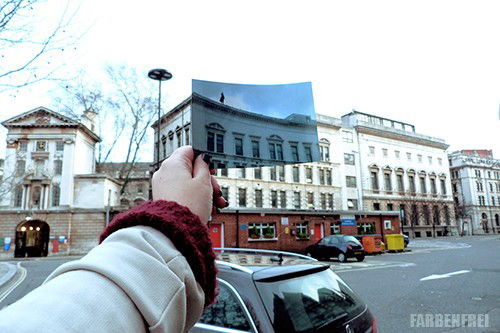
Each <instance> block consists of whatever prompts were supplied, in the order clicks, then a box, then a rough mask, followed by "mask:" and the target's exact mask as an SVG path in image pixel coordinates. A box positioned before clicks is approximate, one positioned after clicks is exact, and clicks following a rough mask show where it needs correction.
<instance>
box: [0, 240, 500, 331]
mask: <svg viewBox="0 0 500 333" xmlns="http://www.w3.org/2000/svg"><path fill="white" fill-rule="evenodd" d="M410 248H413V249H412V252H409V253H400V254H384V255H380V256H369V257H367V258H366V259H365V261H364V262H362V263H357V262H356V261H349V262H347V263H343V264H340V263H338V262H335V261H333V262H331V263H332V264H333V269H334V270H335V271H336V272H337V273H338V274H339V275H340V276H341V277H342V278H343V279H344V280H345V281H346V282H347V283H348V284H349V285H350V286H351V287H352V288H353V289H354V290H355V291H356V292H357V293H358V294H359V295H360V296H361V298H362V299H363V300H364V301H365V302H366V303H367V304H368V306H369V308H370V310H371V312H372V313H373V315H374V316H375V318H376V320H377V327H378V329H379V332H384V333H385V332H397V333H399V332H500V237H496V238H492V237H489V238H484V237H483V238H482V237H475V238H473V237H472V238H471V237H467V238H446V239H444V240H443V238H441V239H439V240H429V241H420V242H414V243H413V244H410ZM74 259H75V258H69V259H52V258H44V259H32V260H23V261H21V265H22V266H23V267H24V268H26V270H27V274H26V278H25V279H24V280H23V282H22V283H21V284H19V286H17V287H16V288H15V289H14V290H13V291H12V292H10V294H9V295H8V296H7V297H6V298H5V299H4V300H3V301H2V302H0V308H3V307H4V306H6V305H9V304H11V303H12V302H15V301H16V300H17V299H19V298H21V297H23V296H24V295H25V294H27V293H28V292H29V291H31V290H32V289H34V288H36V287H37V286H39V285H40V284H41V283H42V282H43V280H44V279H45V278H46V277H47V276H48V275H49V274H50V272H51V271H53V270H54V269H55V268H56V267H58V266H59V265H61V264H62V263H64V262H66V261H69V260H74ZM447 273H452V274H449V275H447ZM425 314H438V315H440V314H442V315H445V314H483V315H484V314H488V318H489V327H488V328H476V329H464V328H444V327H441V328H428V327H427V328H422V327H412V316H413V318H415V317H416V316H417V315H425ZM417 324H418V323H417V322H415V321H413V325H414V326H416V325H417ZM420 324H421V322H420Z"/></svg>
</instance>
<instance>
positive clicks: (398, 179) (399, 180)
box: [396, 168, 405, 193]
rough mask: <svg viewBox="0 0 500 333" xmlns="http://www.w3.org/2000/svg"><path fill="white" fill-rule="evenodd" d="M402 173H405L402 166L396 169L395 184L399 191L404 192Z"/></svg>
mask: <svg viewBox="0 0 500 333" xmlns="http://www.w3.org/2000/svg"><path fill="white" fill-rule="evenodd" d="M404 173H405V171H404V170H403V168H397V169H396V184H397V187H398V192H399V193H404V191H405V185H404V180H403V175H404Z"/></svg>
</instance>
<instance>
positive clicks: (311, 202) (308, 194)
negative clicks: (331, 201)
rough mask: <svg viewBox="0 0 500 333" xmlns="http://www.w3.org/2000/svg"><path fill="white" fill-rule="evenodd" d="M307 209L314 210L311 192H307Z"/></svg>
mask: <svg viewBox="0 0 500 333" xmlns="http://www.w3.org/2000/svg"><path fill="white" fill-rule="evenodd" d="M307 208H308V209H313V208H314V193H313V192H307Z"/></svg>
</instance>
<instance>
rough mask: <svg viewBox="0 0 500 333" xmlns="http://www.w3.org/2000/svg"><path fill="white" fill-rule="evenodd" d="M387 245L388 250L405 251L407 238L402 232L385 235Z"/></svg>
mask: <svg viewBox="0 0 500 333" xmlns="http://www.w3.org/2000/svg"><path fill="white" fill-rule="evenodd" d="M385 246H386V250H387V251H403V250H404V249H405V238H404V236H403V235H401V234H387V235H385Z"/></svg>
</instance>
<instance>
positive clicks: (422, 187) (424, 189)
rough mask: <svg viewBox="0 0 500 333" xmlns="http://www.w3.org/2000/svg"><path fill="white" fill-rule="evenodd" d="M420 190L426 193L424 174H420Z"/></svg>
mask: <svg viewBox="0 0 500 333" xmlns="http://www.w3.org/2000/svg"><path fill="white" fill-rule="evenodd" d="M420 192H421V193H422V194H426V193H427V186H426V184H425V176H420Z"/></svg>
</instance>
